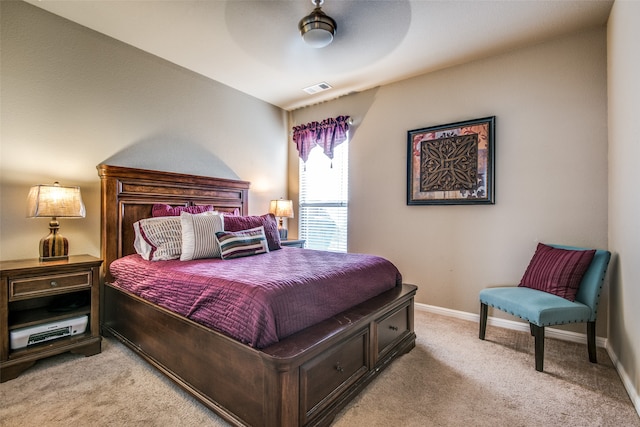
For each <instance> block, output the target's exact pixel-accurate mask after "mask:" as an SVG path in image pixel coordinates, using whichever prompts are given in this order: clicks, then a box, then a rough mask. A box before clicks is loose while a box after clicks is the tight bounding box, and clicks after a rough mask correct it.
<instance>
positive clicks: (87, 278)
mask: <svg viewBox="0 0 640 427" xmlns="http://www.w3.org/2000/svg"><path fill="white" fill-rule="evenodd" d="M91 281H92V277H91V271H83V272H81V273H68V274H53V275H50V276H39V277H25V278H20V279H17V278H16V279H11V280H10V281H9V301H15V300H19V299H26V298H34V297H40V296H47V295H55V294H59V293H66V292H69V291H72V290H76V289H78V290H80V289H89V288H91Z"/></svg>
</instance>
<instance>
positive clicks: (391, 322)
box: [377, 305, 411, 358]
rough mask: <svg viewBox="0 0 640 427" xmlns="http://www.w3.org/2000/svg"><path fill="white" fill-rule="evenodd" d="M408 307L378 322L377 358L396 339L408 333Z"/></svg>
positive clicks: (405, 306) (391, 345)
mask: <svg viewBox="0 0 640 427" xmlns="http://www.w3.org/2000/svg"><path fill="white" fill-rule="evenodd" d="M410 308H411V307H410V305H404V306H402V307H400V308H399V309H398V310H396V311H395V312H393V313H391V314H390V315H389V316H387V317H385V318H383V319H381V320H378V322H377V330H378V356H379V358H381V357H382V356H383V355H384V354H385V353H386V352H387V351H388V350H389V349H390V348H392V347H393V344H394V343H395V341H396V340H397V339H399V338H400V337H402V336H403V335H404V334H406V333H409V331H410V323H409V319H410V316H411V312H410Z"/></svg>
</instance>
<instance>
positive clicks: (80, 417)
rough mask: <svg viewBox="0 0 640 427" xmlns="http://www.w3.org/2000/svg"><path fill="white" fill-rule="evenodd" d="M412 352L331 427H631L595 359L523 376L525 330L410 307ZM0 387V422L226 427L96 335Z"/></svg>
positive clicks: (604, 367) (620, 391)
mask: <svg viewBox="0 0 640 427" xmlns="http://www.w3.org/2000/svg"><path fill="white" fill-rule="evenodd" d="M416 333H417V334H418V341H417V346H416V348H415V349H414V350H413V351H411V352H410V353H409V354H407V355H404V356H402V357H401V358H400V359H399V360H397V361H396V362H394V363H393V364H392V365H391V366H390V367H389V368H388V369H387V370H386V371H385V372H383V373H382V375H381V376H380V377H379V378H378V379H376V380H375V381H374V382H373V383H372V384H371V385H369V387H368V388H366V389H365V390H364V391H363V392H362V393H361V394H360V395H359V396H358V397H357V398H356V399H355V400H354V401H353V402H351V404H350V405H349V406H348V407H347V408H345V410H344V411H342V412H341V413H340V414H339V415H338V417H336V421H335V424H334V425H335V426H339V427H351V426H367V427H376V426H385V427H386V426H390V425H395V426H563V427H564V426H581V427H584V426H628V427H632V426H638V427H640V418H639V417H638V415H637V412H636V410H635V408H634V407H633V405H632V403H631V401H630V399H629V397H628V395H627V394H626V392H625V390H624V387H623V386H622V383H621V381H620V379H619V377H618V374H617V372H616V371H615V369H614V368H613V366H612V363H611V361H610V360H609V358H608V356H607V354H606V352H605V351H604V350H603V349H598V358H599V363H598V364H597V365H594V364H591V363H589V361H588V359H587V350H586V347H585V346H584V345H579V344H574V343H567V342H562V341H557V340H553V339H547V340H546V347H547V348H546V358H545V372H544V373H539V372H536V371H535V369H534V362H533V348H532V344H533V339H532V338H531V337H530V336H529V334H527V333H523V332H515V331H510V330H506V329H501V328H497V327H491V326H489V327H488V329H487V340H486V341H480V340H479V339H478V337H477V335H478V325H477V323H473V322H468V321H464V320H458V319H452V318H448V317H444V316H441V315H436V314H431V313H425V312H421V311H416ZM103 343H104V344H103V352H102V353H101V354H99V355H96V356H92V357H87V358H85V357H83V356H76V355H71V354H65V355H60V356H56V357H53V358H50V359H47V360H43V361H40V362H38V363H37V364H36V365H35V366H34V367H33V368H31V369H29V370H27V371H25V372H24V373H23V374H22V375H21V376H20V377H18V378H17V379H15V380H11V381H8V382H5V383H2V384H0V426H38V427H43V426H92V427H98V426H226V424H225V423H224V422H223V421H221V420H220V419H219V418H218V417H216V416H215V415H214V414H213V413H211V412H210V411H209V410H207V409H206V408H204V407H203V406H202V405H200V404H199V403H198V402H196V401H194V400H193V399H191V398H190V397H189V396H187V395H186V394H185V393H183V392H182V391H181V390H180V389H178V388H177V387H175V386H173V385H172V384H171V383H170V382H169V381H168V380H166V379H165V378H164V377H163V376H161V375H160V374H158V373H156V372H155V371H154V370H153V369H151V368H150V367H149V366H148V365H147V364H146V363H144V362H142V361H141V360H140V359H139V358H138V357H137V356H135V355H134V354H133V353H132V352H130V351H129V350H128V349H126V348H124V347H123V346H122V345H121V344H119V343H118V342H116V341H115V340H113V339H105V340H104V342H103Z"/></svg>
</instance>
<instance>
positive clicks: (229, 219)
mask: <svg viewBox="0 0 640 427" xmlns="http://www.w3.org/2000/svg"><path fill="white" fill-rule="evenodd" d="M260 226H263V227H264V234H265V236H266V237H267V243H269V250H270V251H275V250H276V249H280V232H279V231H278V223H277V222H276V217H275V216H274V215H273V214H270V213H268V214H264V215H261V216H225V217H224V229H225V230H226V231H241V230H248V229H250V228H256V227H260Z"/></svg>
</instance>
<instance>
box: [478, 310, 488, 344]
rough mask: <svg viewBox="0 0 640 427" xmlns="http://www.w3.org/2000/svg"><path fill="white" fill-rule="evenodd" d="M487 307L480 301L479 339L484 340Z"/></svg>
mask: <svg viewBox="0 0 640 427" xmlns="http://www.w3.org/2000/svg"><path fill="white" fill-rule="evenodd" d="M488 313H489V307H488V306H487V304H483V303H480V339H481V340H484V334H485V332H486V331H487V315H488Z"/></svg>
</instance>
